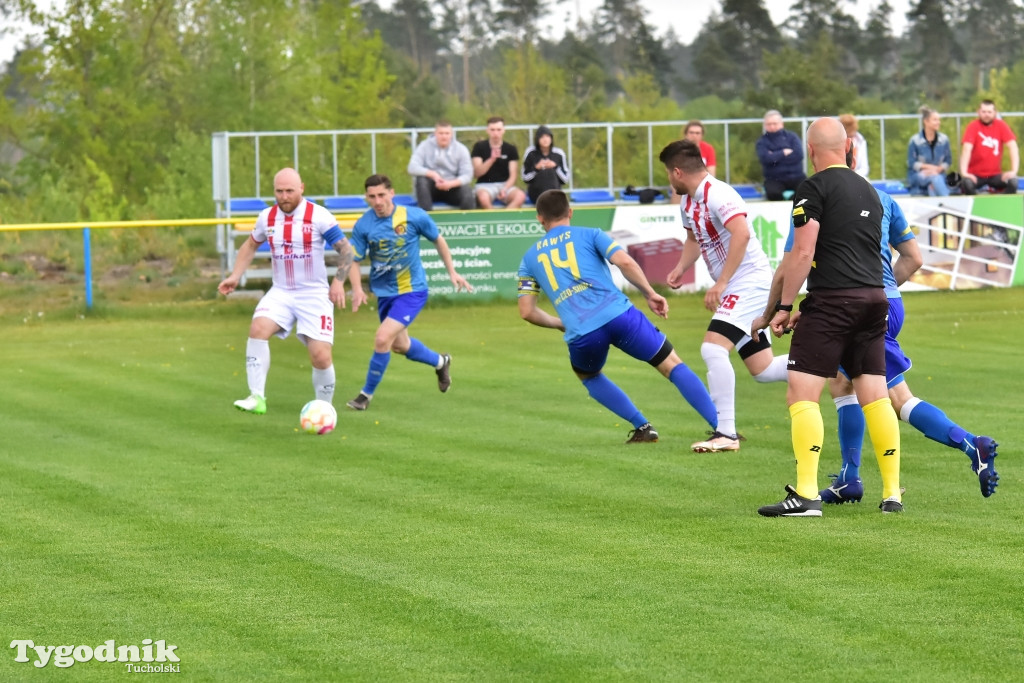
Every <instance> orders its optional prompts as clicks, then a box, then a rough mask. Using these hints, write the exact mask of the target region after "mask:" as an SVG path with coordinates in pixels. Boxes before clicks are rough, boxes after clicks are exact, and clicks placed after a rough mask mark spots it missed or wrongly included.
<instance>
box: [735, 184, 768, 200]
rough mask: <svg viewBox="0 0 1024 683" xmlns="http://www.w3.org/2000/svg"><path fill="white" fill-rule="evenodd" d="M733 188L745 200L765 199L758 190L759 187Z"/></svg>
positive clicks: (740, 186) (737, 186) (739, 186)
mask: <svg viewBox="0 0 1024 683" xmlns="http://www.w3.org/2000/svg"><path fill="white" fill-rule="evenodd" d="M732 187H733V189H734V190H736V192H738V193H739V195H740V197H741V198H743V199H764V194H763V193H762V192H761V190H759V189H757V185H733V186H732Z"/></svg>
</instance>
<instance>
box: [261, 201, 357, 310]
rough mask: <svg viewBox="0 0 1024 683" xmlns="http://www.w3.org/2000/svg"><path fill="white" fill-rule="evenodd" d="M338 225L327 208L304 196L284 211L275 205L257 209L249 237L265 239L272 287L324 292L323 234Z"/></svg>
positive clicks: (325, 287)
mask: <svg viewBox="0 0 1024 683" xmlns="http://www.w3.org/2000/svg"><path fill="white" fill-rule="evenodd" d="M336 227H338V221H336V220H335V219H334V216H333V215H332V214H331V212H330V211H328V210H327V209H325V208H324V207H322V206H319V205H317V204H313V203H312V202H308V201H306V200H305V199H303V200H302V203H301V204H299V205H298V206H297V207H296V208H295V211H293V212H292V213H291V214H286V213H285V212H284V211H282V210H281V209H280V207H278V206H277V204H275V205H274V206H271V207H270V208H268V209H264V210H263V211H261V212H260V215H259V217H258V218H257V219H256V225H255V226H254V227H253V229H252V239H253V240H254V241H256V242H258V243H263V242H269V244H270V261H271V264H272V266H273V281H274V286H275V287H281V288H283V289H291V290H296V289H323V290H324V292H325V293H326V292H327V291H328V289H329V287H328V284H327V266H326V265H325V264H324V246H325V244H326V240H325V239H324V233H326V232H327V231H328V230H330V229H331V228H336Z"/></svg>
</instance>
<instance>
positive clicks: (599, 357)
mask: <svg viewBox="0 0 1024 683" xmlns="http://www.w3.org/2000/svg"><path fill="white" fill-rule="evenodd" d="M664 344H665V335H664V334H663V333H662V332H661V330H659V329H658V328H657V327H655V326H654V323H652V322H651V321H650V320H648V319H647V316H645V315H644V314H643V313H641V312H640V309H638V308H637V307H636V306H632V307H630V309H629V310H627V311H626V312H624V313H622V314H621V315H619V316H618V317H616V318H613V319H612V320H609V321H608V322H606V323H605V324H604V325H602V326H601V327H599V328H597V329H596V330H594V331H593V332H588V333H586V334H585V335H583V336H582V337H577V338H576V339H573V340H572V341H571V342H569V362H571V363H572V367H573V369H574V370H576V371H577V372H581V373H583V374H593V373H596V372H600V370H601V368H603V367H604V364H605V361H606V360H608V348H609V347H610V346H614V347H616V348H618V349H620V350H622V352H623V353H626V354H628V355H630V356H632V357H633V358H636V359H637V360H642V361H644V362H645V363H646V362H647V361H649V360H651V359H652V358H654V356H655V355H656V354H657V353H658V351H660V350H661V347H662V346H663V345H664Z"/></svg>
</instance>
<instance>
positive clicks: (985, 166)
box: [960, 100, 1020, 194]
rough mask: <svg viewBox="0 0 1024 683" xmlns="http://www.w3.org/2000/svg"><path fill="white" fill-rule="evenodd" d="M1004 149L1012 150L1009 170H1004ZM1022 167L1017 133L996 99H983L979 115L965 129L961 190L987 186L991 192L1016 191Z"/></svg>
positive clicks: (961, 161) (1009, 192) (967, 190)
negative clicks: (1000, 109) (997, 112)
mask: <svg viewBox="0 0 1024 683" xmlns="http://www.w3.org/2000/svg"><path fill="white" fill-rule="evenodd" d="M1004 149H1005V150H1007V151H1009V152H1010V170H1009V171H1003V150H1004ZM1019 167H1020V152H1019V151H1018V150H1017V136H1016V135H1014V134H1013V131H1012V130H1010V127H1009V126H1008V125H1006V122H1005V121H1003V120H1002V119H1001V118H999V117H998V115H997V114H996V104H995V102H993V101H992V100H982V102H981V105H979V106H978V118H977V119H975V120H974V121H971V122H970V123H969V124H967V129H966V130H965V131H964V139H963V147H961V148H960V177H961V180H960V190H961V191H962V192H963V193H964V194H977V192H978V190H979V189H981V188H983V187H987V188H988V189H989V190H990V191H991V192H1001V193H1003V194H1014V193H1015V192H1017V172H1018V171H1019V170H1020V169H1019Z"/></svg>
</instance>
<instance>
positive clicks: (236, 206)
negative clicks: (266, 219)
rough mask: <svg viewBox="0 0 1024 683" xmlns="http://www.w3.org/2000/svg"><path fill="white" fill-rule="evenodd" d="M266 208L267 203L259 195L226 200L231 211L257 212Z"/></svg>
mask: <svg viewBox="0 0 1024 683" xmlns="http://www.w3.org/2000/svg"><path fill="white" fill-rule="evenodd" d="M265 208H267V203H266V202H265V201H263V200H262V199H260V198H259V197H241V198H239V199H232V200H231V201H229V202H228V211H230V212H231V213H259V212H260V211H262V210H263V209H265Z"/></svg>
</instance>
